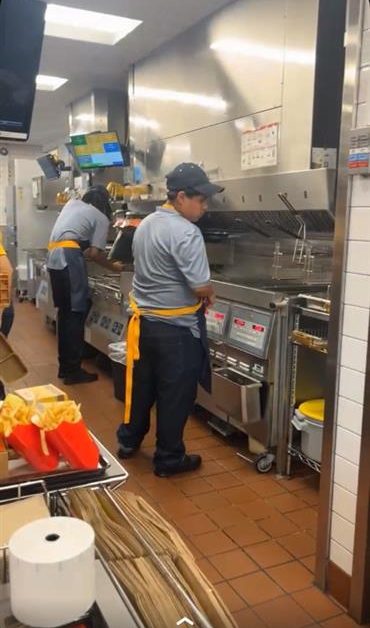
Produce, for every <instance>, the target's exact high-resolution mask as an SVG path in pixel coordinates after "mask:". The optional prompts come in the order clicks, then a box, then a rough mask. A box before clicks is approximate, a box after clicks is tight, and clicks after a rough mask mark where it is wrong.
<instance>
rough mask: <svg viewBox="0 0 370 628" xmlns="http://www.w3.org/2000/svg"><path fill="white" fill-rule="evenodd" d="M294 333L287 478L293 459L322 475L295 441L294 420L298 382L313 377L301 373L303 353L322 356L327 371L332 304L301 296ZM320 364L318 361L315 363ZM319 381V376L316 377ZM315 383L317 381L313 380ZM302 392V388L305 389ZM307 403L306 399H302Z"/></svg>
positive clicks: (294, 308)
mask: <svg viewBox="0 0 370 628" xmlns="http://www.w3.org/2000/svg"><path fill="white" fill-rule="evenodd" d="M292 307H293V316H292V321H293V325H292V330H291V333H290V361H291V374H290V400H289V428H288V444H287V475H288V476H289V475H291V468H292V459H295V460H299V461H300V462H301V463H302V464H304V465H306V466H307V467H309V468H310V469H312V470H313V471H315V472H317V473H320V472H321V463H320V462H318V461H316V460H313V459H312V458H310V457H308V456H306V455H305V453H304V452H303V451H302V450H301V448H300V446H299V444H298V443H297V442H296V440H295V436H296V430H295V428H294V426H293V423H292V420H293V417H294V413H295V409H296V404H297V397H298V396H299V392H298V387H299V384H298V380H299V379H301V380H303V381H304V377H305V375H306V376H307V379H309V375H312V373H311V374H309V373H306V374H305V373H303V374H302V372H300V371H301V370H303V369H302V368H301V367H300V364H299V362H300V360H299V358H300V353H302V352H308V354H307V355H309V353H310V352H313V353H314V354H315V355H316V356H320V357H319V358H318V360H319V361H320V362H321V365H320V366H319V368H320V371H321V370H324V369H325V363H326V355H327V338H328V323H329V318H330V301H329V300H328V299H324V298H318V297H312V296H311V295H299V297H298V298H297V302H296V304H294V305H293V306H292ZM314 363H316V364H317V360H315V362H314ZM316 377H317V375H316ZM313 380H315V378H313ZM307 386H308V388H309V387H310V386H311V388H312V389H313V390H315V386H316V387H317V382H315V381H312V382H310V384H309V385H308V384H307ZM301 388H302V385H301ZM318 396H323V391H320V392H316V391H315V392H313V393H311V394H308V395H307V397H308V398H309V397H318ZM302 400H303V399H302Z"/></svg>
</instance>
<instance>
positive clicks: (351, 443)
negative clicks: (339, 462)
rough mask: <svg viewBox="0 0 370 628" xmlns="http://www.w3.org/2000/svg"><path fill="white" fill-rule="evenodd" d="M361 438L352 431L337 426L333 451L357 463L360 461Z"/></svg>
mask: <svg viewBox="0 0 370 628" xmlns="http://www.w3.org/2000/svg"><path fill="white" fill-rule="evenodd" d="M360 449H361V438H360V436H358V435H357V434H354V433H353V432H349V431H348V430H345V429H343V427H338V429H337V440H336V448H335V453H336V455H337V456H341V457H342V458H345V460H348V461H349V462H352V463H353V464H355V465H357V466H358V464H359V462H360Z"/></svg>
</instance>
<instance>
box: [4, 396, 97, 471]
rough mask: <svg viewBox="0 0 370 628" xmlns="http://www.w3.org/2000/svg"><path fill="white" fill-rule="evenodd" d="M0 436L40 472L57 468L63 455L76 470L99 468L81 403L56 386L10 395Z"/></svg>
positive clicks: (6, 401)
mask: <svg viewBox="0 0 370 628" xmlns="http://www.w3.org/2000/svg"><path fill="white" fill-rule="evenodd" d="M51 399H58V400H57V401H52V400H51ZM0 437H3V438H5V440H6V442H7V443H8V445H10V447H12V449H14V451H16V452H17V454H19V455H20V456H22V457H23V458H24V459H25V460H27V462H28V463H29V464H30V465H31V466H32V467H34V468H35V469H37V470H38V471H44V472H50V471H53V470H55V469H56V468H57V467H58V465H59V462H60V457H62V458H64V460H65V461H66V462H68V464H69V466H70V467H71V468H73V469H96V468H97V466H98V463H99V449H98V447H97V445H96V443H95V442H94V441H93V439H92V437H91V436H90V434H89V431H88V429H87V427H86V425H85V423H84V421H83V419H82V416H81V411H80V406H79V405H77V404H76V403H75V402H74V401H71V400H69V399H66V395H65V393H63V392H62V391H59V390H58V389H57V388H55V387H54V386H50V385H49V386H40V387H37V388H34V389H25V390H22V391H18V392H16V393H14V394H9V395H7V397H6V398H5V400H4V401H3V403H2V404H1V406H0Z"/></svg>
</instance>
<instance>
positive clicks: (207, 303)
mask: <svg viewBox="0 0 370 628" xmlns="http://www.w3.org/2000/svg"><path fill="white" fill-rule="evenodd" d="M215 301H216V296H215V295H214V294H212V295H210V296H208V297H204V299H203V303H204V305H205V307H206V308H207V307H210V306H211V305H213V304H214V302H215Z"/></svg>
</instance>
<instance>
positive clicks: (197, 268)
mask: <svg viewBox="0 0 370 628" xmlns="http://www.w3.org/2000/svg"><path fill="white" fill-rule="evenodd" d="M167 190H168V191H167V199H168V200H167V202H166V203H165V205H163V206H162V207H158V208H157V210H156V211H155V212H154V213H153V214H151V215H150V216H148V217H147V218H145V219H144V220H143V221H142V223H141V224H140V225H139V227H138V228H137V230H136V233H135V236H134V240H133V255H134V271H135V272H134V279H133V290H132V294H131V301H130V306H131V314H132V317H131V319H130V321H129V325H128V331H127V366H126V370H127V373H126V399H125V419H124V423H123V424H122V425H121V426H120V427H119V429H118V432H117V436H118V441H119V452H118V455H119V456H120V457H121V458H128V457H130V456H132V455H133V454H134V453H135V452H136V451H137V450H138V449H139V447H140V444H141V442H142V440H143V438H144V436H145V434H146V433H147V432H148V430H149V427H150V412H151V409H152V407H153V406H154V404H156V409H157V443H156V451H155V454H154V472H155V474H156V475H158V476H160V477H169V476H172V475H174V474H176V473H183V472H186V471H194V470H196V469H197V468H198V467H199V466H200V464H201V457H200V456H198V455H194V454H193V455H192V454H186V452H185V446H184V442H183V432H184V428H185V424H186V421H187V418H188V416H189V414H190V413H191V411H192V408H193V406H194V402H195V399H196V394H197V385H198V382H200V383H201V384H202V385H203V386H204V387H205V388H206V389H208V390H209V389H210V367H209V358H208V346H207V335H206V325H205V316H204V306H205V305H207V304H208V303H212V301H213V297H214V292H213V288H212V285H211V282H210V269H209V264H208V260H207V255H206V249H205V244H204V240H203V237H202V234H201V232H200V230H199V228H198V227H197V226H196V225H195V224H194V223H196V222H197V221H198V220H199V219H200V218H201V217H202V216H203V215H204V213H205V212H206V210H207V200H208V198H209V197H211V196H212V195H213V194H216V193H218V192H221V191H222V190H223V188H221V187H220V186H218V185H215V184H214V183H211V182H210V181H209V179H208V177H207V175H206V173H205V172H204V171H203V170H202V168H200V167H199V166H197V165H196V164H193V163H183V164H180V165H179V166H177V167H176V168H175V169H174V170H173V171H172V172H171V173H170V174H169V175H167ZM138 338H139V341H138Z"/></svg>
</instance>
